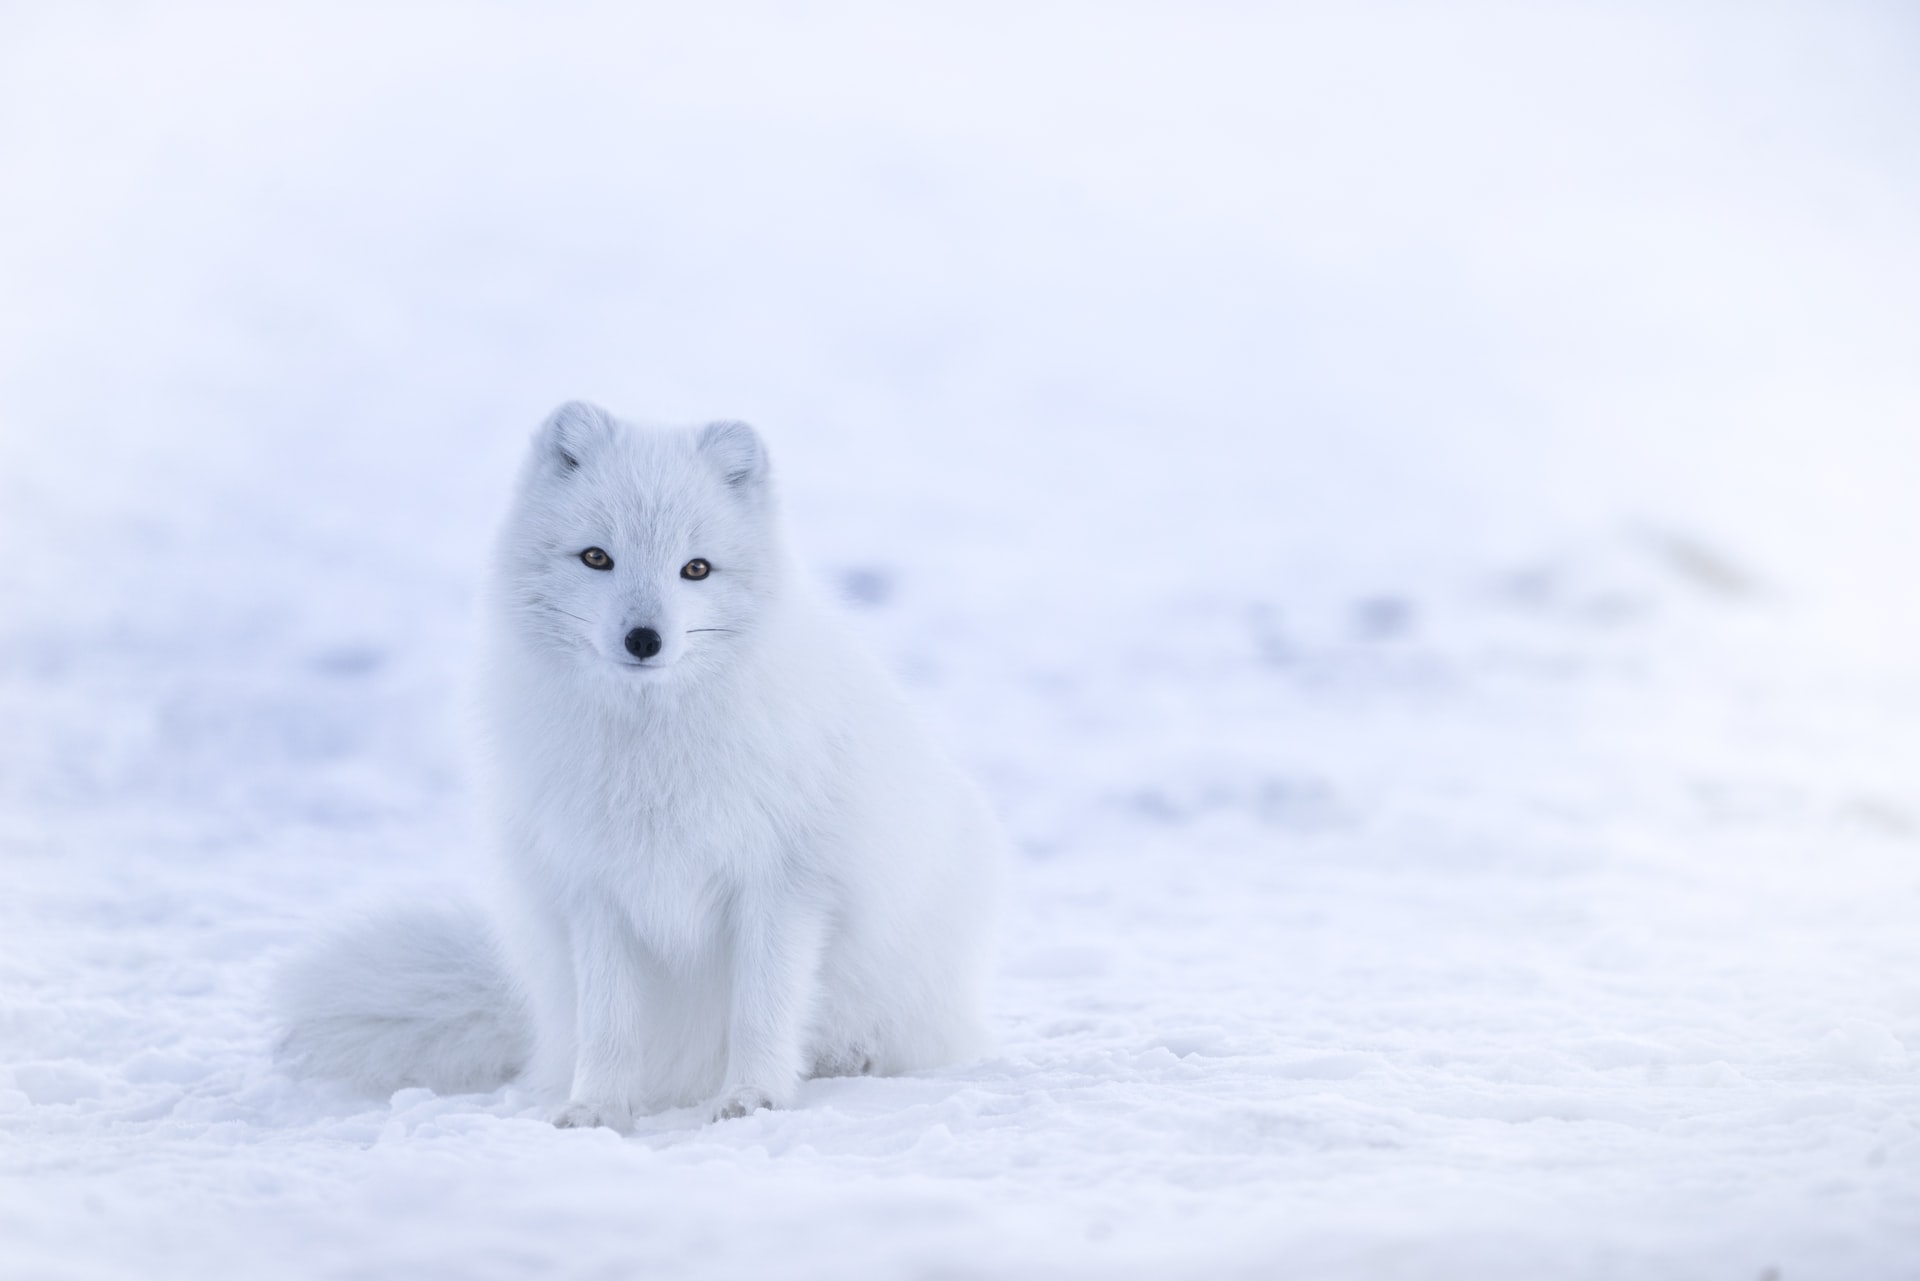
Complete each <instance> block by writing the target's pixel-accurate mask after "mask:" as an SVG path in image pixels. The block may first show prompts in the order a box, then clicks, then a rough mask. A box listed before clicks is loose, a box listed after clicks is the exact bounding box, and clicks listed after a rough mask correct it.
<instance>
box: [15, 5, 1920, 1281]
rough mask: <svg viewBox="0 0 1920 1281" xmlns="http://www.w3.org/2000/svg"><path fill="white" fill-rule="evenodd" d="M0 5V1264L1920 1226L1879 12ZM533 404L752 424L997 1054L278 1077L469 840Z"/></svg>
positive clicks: (999, 1267) (499, 1261)
mask: <svg viewBox="0 0 1920 1281" xmlns="http://www.w3.org/2000/svg"><path fill="white" fill-rule="evenodd" d="M4 23H5V26H6V28H7V30H6V32H5V38H4V39H0V172H4V173H6V174H7V179H6V181H5V182H4V184H0V208H3V209H4V221H5V225H6V226H7V227H8V228H9V234H8V236H7V237H6V238H5V240H4V243H0V288H3V289H4V294H0V296H4V298H5V299H6V302H7V306H6V307H5V308H4V311H3V312H0V326H4V331H0V600H3V601H4V602H5V605H4V609H0V726H4V730H0V868H4V878H5V879H4V886H5V892H4V894H0V1274H4V1275H5V1276H7V1277H9V1278H15V1277H18V1278H23V1279H24V1278H92V1277H131V1276H138V1277H143V1278H165V1277H196V1278H203V1277H210V1276H216V1277H217V1276H233V1277H255V1276H275V1277H316V1278H318V1277H328V1278H335V1277H341V1278H344V1277H367V1276H407V1277H420V1276H447V1277H462V1278H486V1277H521V1276H531V1275H544V1274H554V1275H565V1276H581V1277H625V1276H636V1275H660V1276H675V1277H702V1276H712V1277H723V1276H725V1277H730V1276H791V1277H816V1276H817V1277H826V1276H834V1277H845V1276H854V1277H862V1276H927V1277H964V1276H1030V1275H1031V1276H1039V1275H1045V1276H1086V1277H1094V1276H1101V1277H1105V1276H1166V1275H1220V1276H1243V1275H1244V1276H1274V1275H1289V1276H1303V1277H1305V1276H1314V1277H1319V1276H1338V1277H1395V1278H1401V1277H1404V1278H1425V1277H1435V1278H1438V1277H1458V1276H1481V1277H1504V1276H1512V1277H1536V1276H1567V1277H1612V1276H1633V1277H1637V1278H1638V1277H1669V1276H1670V1277H1700V1276H1720V1277H1736V1278H1739V1277H1745V1278H1756V1279H1757V1278H1761V1277H1765V1276H1775V1277H1779V1278H1785V1279H1791V1278H1795V1277H1810V1276H1834V1277H1838V1276H1845V1277H1850V1278H1882V1277H1884V1278H1896V1277H1913V1276H1914V1275H1916V1273H1920V1130H1917V1128H1916V1127H1917V1125H1920V1059H1917V1058H1916V1056H1920V931H1916V930H1915V928H1914V925H1913V922H1914V918H1915V911H1916V908H1920V857H1917V855H1920V844H1917V842H1920V777H1917V776H1916V772H1915V762H1916V759H1920V757H1917V754H1916V751H1915V748H1916V741H1915V726H1916V725H1920V673H1917V672H1916V667H1915V664H1914V661H1913V655H1914V654H1915V653H1916V647H1917V646H1920V611H1917V610H1916V609H1915V606H1914V593H1913V590H1912V581H1913V579H1912V570H1911V565H1910V549H1911V548H1912V547H1914V546H1915V545H1916V544H1915V539H1916V537H1917V536H1920V505H1916V504H1914V503H1913V502H1912V501H1911V496H1912V494H1913V492H1914V489H1915V485H1916V482H1920V362H1916V361H1914V360H1913V358H1912V354H1913V352H1914V351H1916V350H1920V302H1916V300H1920V242H1916V241H1915V239H1914V237H1913V234H1912V228H1913V227H1915V226H1920V161H1917V159H1916V153H1915V152H1914V150H1913V149H1912V147H1911V145H1910V140H1911V138H1912V136H1913V129H1914V127H1915V125H1916V123H1920V111H1917V110H1916V108H1917V107H1920V102H1916V89H1915V86H1916V85H1920V76H1917V75H1916V74H1915V72H1916V66H1915V55H1914V50H1915V49H1916V48H1920V44H1916V42H1915V41H1914V38H1913V37H1914V35H1915V30H1914V20H1913V17H1912V15H1911V14H1910V13H1907V12H1905V11H1903V10H1902V9H1900V8H1899V7H1896V6H1887V7H1875V6H1870V5H1865V4H1862V5H1827V6H1819V7H1813V6H1808V7H1805V8H1801V9H1797V10H1795V9H1786V8H1776V9H1769V10H1766V11H1765V12H1761V11H1754V10H1751V9H1749V8H1746V7H1739V6H1726V7H1717V6H1700V7H1689V8H1688V9H1686V10H1685V11H1684V12H1679V11H1674V10H1670V9H1668V8H1665V7H1653V6H1648V7H1639V6H1632V5H1593V6H1579V5H1571V6H1556V7H1553V8H1552V9H1537V8H1536V9H1522V8H1517V7H1504V6H1492V7H1476V6H1450V7H1447V8H1445V9H1444V10H1440V9H1407V8H1401V7H1399V6H1392V5H1380V6H1374V5H1357V6H1339V7H1328V8H1325V9H1322V10H1319V11H1317V12H1315V11H1308V10H1304V9H1301V10H1292V9H1280V8H1275V9H1271V10H1244V9H1239V8H1232V7H1217V8H1216V7H1192V8H1183V9H1182V11H1180V12H1175V11H1174V10H1173V9H1172V8H1168V9H1163V10H1158V11H1155V10H1132V9H1120V8H1115V7H1098V8H1087V9H1080V8H1071V7H1058V8H1056V7H1047V8H1040V9H1036V8H1015V7H1009V8H1005V9H995V8H991V7H986V8H983V7H980V6H967V7H965V8H960V7H955V8H953V9H949V10H946V11H944V12H943V11H936V10H930V9H916V10H915V11H914V12H913V13H912V14H911V15H909V14H908V13H907V12H906V11H903V10H872V11H867V10H860V9H854V8H824V9H816V8H809V9H807V10H805V11H804V12H803V11H800V10H792V11H789V10H784V9H769V10H752V9H743V8H730V7H701V8H698V9H695V8H694V7H692V6H684V7H682V10H676V11H675V12H673V13H671V14H668V13H667V12H665V11H664V10H649V9H644V8H628V7H623V6H608V7H606V8H601V7H597V6H594V5H588V4H581V5H569V6H556V7H550V8H549V9H547V10H543V11H542V12H538V13H536V12H534V11H533V10H532V9H530V8H529V9H519V8H514V7H510V6H499V5H494V6H467V7H458V8H453V7H449V8H435V7H431V6H419V7H408V8H407V9H406V10H405V11H404V12H403V13H388V12H381V11H376V10H374V9H370V8H369V9H356V8H354V7H352V6H314V7H310V8H300V7H294V6H284V7H282V6H276V7H274V8H273V9H272V11H271V12H268V11H267V10H265V9H247V10H240V9H234V10H226V9H221V8H199V9H194V8H190V7H182V6H169V7H168V8H167V9H166V11H165V12H162V11H160V10H159V9H147V8H136V7H128V8H116V9H113V10H98V11H88V10H83V9H81V8H80V7H77V6H75V7H70V8H62V9H58V10H55V9H42V10H39V11H33V12H28V11H13V12H10V13H9V14H8V15H7V16H6V18H5V19H4ZM575 396H585V397H591V398H595V399H598V400H600V401H602V402H604V403H606V404H608V405H609V406H611V407H613V408H614V409H616V410H617V411H619V412H623V413H628V414H634V415H641V416H651V417H656V418H660V419H664V420H678V419H691V418H700V417H718V416H727V417H742V418H746V419H749V420H751V421H753V422H755V423H756V424H757V425H758V426H760V427H761V428H762V430H763V431H764V432H765V433H766V434H767V435H768V437H769V438H770V439H771V441H772V442H773V445H774V448H775V450H776V460H777V464H778V466H779V469H780V476H781V479H782V483H783V484H784V487H785V494H786V500H787V506H788V509H789V514H790V516H791V523H792V525H793V526H794V529H795V531H796V536H797V538H798V539H799V541H800V543H801V545H802V547H803V550H804V553H805V559H806V560H807V562H808V563H809V564H811V565H812V566H814V567H815V568H816V570H817V571H818V572H819V573H820V574H822V575H823V576H824V577H826V578H827V579H828V580H829V581H830V582H833V583H834V584H836V585H837V586H838V588H839V589H840V590H841V592H842V594H843V595H844V596H845V597H846V599H847V601H848V606H849V610H850V612H851V614H852V615H853V617H854V618H855V619H856V621H857V623H858V625H859V626H860V628H861V629H862V631H863V632H864V634H865V635H866V637H867V638H868V640H869V641H870V643H871V644H872V645H873V646H874V647H875V649H876V650H877V651H878V652H879V653H880V654H882V655H883V656H884V657H885V658H886V659H887V661H888V662H889V663H890V664H891V665H892V666H893V667H894V668H895V670H896V671H898V672H899V673H900V674H901V676H902V678H903V680H905V681H906V682H907V683H908V686H909V688H910V690H911V692H912V694H913V696H914V699H915V701H916V702H917V703H918V704H919V705H920V706H921V708H922V709H923V710H924V712H925V714H926V717H927V719H928V721H929V723H930V724H931V725H932V726H933V727H934V728H935V729H936V731H937V732H938V733H939V734H940V735H941V736H942V737H943V738H944V739H945V741H947V742H948V743H950V744H951V745H952V747H953V750H954V751H955V753H956V755H958V756H959V757H960V758H961V759H962V760H964V761H965V762H966V763H967V765H968V766H969V768H971V769H972V770H973V771H974V772H975V773H976V774H977V775H978V776H979V777H980V778H981V779H982V781H983V782H984V783H985V784H986V786H987V787H988V789H989V790H990V792H991V794H992V795H993V797H994V799H995V801H996V803H997V805H998V806H999V808H1000V810H1001V812H1002V814H1003V815H1004V816H1005V819H1006V822H1007V825H1008V828H1009V830H1010V832H1011V833H1012V835H1013V837H1014V839H1015V842H1016V844H1017V845H1018V847H1019V848H1020V850H1021V851H1022V856H1021V859H1020V862H1019V866H1018V868H1017V869H1016V875H1015V877H1014V883H1013V886H1012V894H1011V898H1010V902H1009V904H1008V910H1007V918H1006V925H1005V940H1004V944H1003V947H1002V954H1003V965H1002V978H1001V982H1000V985H999V991H998V1001H997V1030H998V1034H999V1046H998V1049H997V1051H996V1052H995V1053H994V1054H993V1055H992V1056H991V1057H989V1058H987V1059H985V1060H982V1061H980V1062H975V1063H967V1064H962V1065H959V1066H956V1067H954V1068H952V1069H949V1070H946V1071H942V1072H936V1073H928V1074H925V1075H923V1076H917V1077H913V1078H907V1079H896V1080H871V1079H860V1080H838V1081H831V1082H815V1083H811V1084H810V1085H809V1086H808V1087H807V1089H806V1091H805V1094H804V1097H803V1099H802V1101H801V1104H800V1106H799V1107H797V1108H795V1109H793V1110H791V1111H788V1112H782V1113H777V1114H769V1113H762V1114H759V1115H756V1116H753V1117H750V1118H746V1119H743V1120H738V1121H732V1122H727V1123H724V1124H720V1125H713V1126H707V1125H702V1124H699V1123H698V1118H696V1117H694V1116H692V1115H691V1114H671V1115H666V1116H662V1117H658V1118H653V1119H652V1120H651V1121H649V1122H647V1123H645V1124H644V1125H643V1127H642V1129H641V1131H640V1132H639V1133H638V1134H636V1135H634V1136H632V1137H630V1138H626V1139H622V1138H620V1137H617V1136H615V1135H613V1134H610V1133H607V1132H572V1131H568V1132H562V1131H556V1130H554V1129H552V1128H551V1127H550V1126H548V1125H546V1124H545V1123H544V1122H543V1121H542V1120H541V1119H540V1110H539V1108H538V1107H537V1106H535V1104H534V1103H533V1102H532V1101H531V1100H529V1099H527V1098H525V1097H523V1096H522V1095H521V1094H519V1093H517V1092H515V1091H514V1090H511V1089H509V1090H506V1091H503V1092H500V1093H497V1094H493V1095H487V1096H475V1097H457V1098H436V1097H433V1096H432V1095H430V1094H427V1093H425V1092H422V1091H404V1092H402V1093H400V1094H399V1095H396V1096H395V1097H394V1098H392V1099H390V1100H383V1101H368V1100H364V1099H357V1098H354V1097H352V1096H350V1095H348V1094H346V1093H344V1092H341V1091H339V1090H335V1089H332V1088H329V1087H326V1086H322V1085H316V1084H313V1083H310V1082H300V1081H293V1080H290V1079H288V1078H287V1077H285V1076H284V1075H282V1074H281V1073H279V1072H278V1071H276V1069H275V1068H274V1066H273V1063H272V1060H271V1056H270V1053H269V1037H270V1032H269V1029H268V1027H267V1024H266V1019H265V1012H264V1000H263V996H264V992H265V990H266V987H267V985H268V983H269V981H270V978H271V975H272V973H273V970H274V967H275V965H276V964H277V963H278V961H279V960H280V959H281V958H283V957H284V956H286V955H287V954H288V953H289V952H290V951H291V950H292V949H294V948H295V947H297V946H298V945H299V944H300V943H301V942H302V941H303V940H305V939H307V938H309V937H310V936H311V935H312V933H313V932H314V931H316V930H321V929H324V928H326V927H327V925H328V923H329V922H333V921H338V920H340V919H342V918H343V917H345V916H346V915H348V914H350V913H351V912H353V911H354V910H356V909H357V908H359V907H361V906H364V905H368V904H378V903H381V902H385V901H390V900H393V899H395V898H398V897H404V896H438V895H455V894H457V893H458V892H459V891H460V887H461V886H462V884H463V883H464V882H465V881H466V880H467V879H468V878H469V877H470V874H471V869H472V867H473V866H474V864H475V862H476V860H477V859H479V858H480V857H481V851H482V850H483V849H484V839H485V838H484V833H482V832H480V831H479V830H478V829H477V826H476V823H475V819H474V816H473V809H474V806H473V804H472V801H473V798H472V796H471V795H470V792H469V782H468V780H469V777H470V774H469V771H468V768H467V763H466V758H465V754H466V752H467V750H468V744H469V742H470V740H471V732H470V730H469V727H468V724H467V721H466V719H465V716H466V713H465V711H464V708H465V707H466V701H465V695H464V692H463V691H464V688H465V682H466V679H467V673H468V669H469V665H470V661H471V656H472V640H473V638H472V629H471V622H470V620H471V610H472V606H473V599H474V592H475V586H476V576H477V574H478V572H479V569H480V566H481V563H482V561H483V559H484V549H485V546H486V541H487V539H488V537H489V535H490V528H491V524H492V522H493V520H494V519H495V517H496V515H497V513H498V511H499V509H500V506H501V500H502V496H503V493H504V491H505V488H506V485H507V483H508V480H509V477H510V474H511V470H512V466H513V462H514V459H515V456H516V452H517V450H518V449H519V448H520V447H521V445H522V442H523V441H524V439H525V436H526V434H527V433H528V432H529V431H530V430H531V427H532V425H533V424H534V423H535V422H536V421H537V420H538V419H539V417H540V416H541V415H542V414H543V413H544V412H545V411H546V410H547V409H549V408H551V407H552V406H553V405H554V404H556V403H558V402H559V401H561V400H564V399H567V398H570V397H575Z"/></svg>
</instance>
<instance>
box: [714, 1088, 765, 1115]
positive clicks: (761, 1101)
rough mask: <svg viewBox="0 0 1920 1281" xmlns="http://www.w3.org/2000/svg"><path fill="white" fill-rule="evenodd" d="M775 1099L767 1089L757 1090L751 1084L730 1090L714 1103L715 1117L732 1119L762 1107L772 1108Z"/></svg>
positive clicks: (749, 1113)
mask: <svg viewBox="0 0 1920 1281" xmlns="http://www.w3.org/2000/svg"><path fill="white" fill-rule="evenodd" d="M772 1106H773V1099H772V1098H770V1097H769V1096H768V1094H767V1092H766V1091H765V1090H756V1089H754V1088H753V1087H752V1086H750V1085H745V1086H741V1087H740V1088H739V1089H737V1090H728V1091H727V1092H726V1093H725V1094H722V1095H721V1096H720V1098H719V1100H718V1101H717V1102H716V1103H715V1104H714V1105H713V1119H714V1120H716V1121H731V1120H733V1119H734V1118H736V1117H742V1116H748V1115H751V1114H752V1113H755V1112H758V1111H759V1110H760V1109H761V1108H771V1107H772Z"/></svg>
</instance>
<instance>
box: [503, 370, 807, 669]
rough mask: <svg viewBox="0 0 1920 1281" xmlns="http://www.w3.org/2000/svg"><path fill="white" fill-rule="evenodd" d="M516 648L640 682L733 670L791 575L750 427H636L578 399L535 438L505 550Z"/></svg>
mask: <svg viewBox="0 0 1920 1281" xmlns="http://www.w3.org/2000/svg"><path fill="white" fill-rule="evenodd" d="M500 565H501V571H502V572H501V581H500V583H499V584H498V586H499V588H500V591H501V599H500V601H499V604H500V605H502V606H504V607H505V608H506V610H507V612H508V615H509V618H510V620H511V626H512V627H513V628H514V630H515V631H516V633H517V634H518V636H519V638H520V639H521V640H522V641H524V642H529V643H531V644H532V645H533V646H534V647H535V648H536V649H537V652H539V653H541V654H543V655H548V654H550V655H551V656H552V658H553V661H555V662H561V663H581V664H589V665H595V666H599V667H601V668H602V669H603V670H605V671H607V672H609V673H611V674H613V675H614V676H615V677H616V678H618V679H622V680H628V681H632V682H640V683H644V682H649V681H656V680H666V679H676V678H679V677H682V676H684V675H686V674H688V673H692V672H697V671H699V670H701V669H705V668H711V667H714V666H717V665H721V664H724V662H725V661H726V658H727V656H728V655H729V654H731V653H735V652H738V651H739V649H740V648H741V647H742V646H743V645H746V644H748V643H750V640H751V637H752V635H753V633H754V632H755V630H756V624H757V623H758V622H759V621H761V619H762V618H763V616H764V613H765V602H766V601H767V599H768V598H769V597H770V596H771V595H772V593H773V591H774V589H775V587H776V586H777V583H778V581H779V578H780V575H781V572H782V566H781V564H780V559H779V554H778V548H777V545H776V538H775V528H774V512H773V495H772V489H771V484H770V479H769V475H768V467H767V453H766V447H765V445H763V444H762V443H761V440H760V437H759V435H758V434H757V433H755V431H754V430H753V428H751V427H749V426H747V425H746V424H745V423H736V422H717V423H709V424H707V425H706V426H704V427H696V428H690V429H660V428H641V427H635V426H631V425H629V424H626V423H623V422H619V421H617V420H616V419H614V418H613V417H612V416H610V415H609V414H608V413H607V412H606V411H605V410H603V409H601V408H599V407H598V406H595V405H589V404H585V403H583V402H578V401H576V402H573V403H570V404H566V405H562V406H561V407H560V408H559V409H557V410H555V411H554V412H553V414H552V415H551V416H550V417H548V419H547V420H546V422H545V423H543V424H542V425H541V427H540V430H539V431H538V432H537V433H535V435H534V439H533V448H532V450H531V452H530V454H529V456H528V458H527V461H526V464H525V466H524V468H523V470H522V472H521V478H520V490H519V495H518V497H517V499H516V501H515V503H514V506H513V510H512V512H511V514H510V515H509V516H508V519H507V524H506V528H505V529H504V530H503V532H502V536H501V545H500Z"/></svg>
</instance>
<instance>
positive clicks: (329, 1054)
mask: <svg viewBox="0 0 1920 1281" xmlns="http://www.w3.org/2000/svg"><path fill="white" fill-rule="evenodd" d="M276 1004H277V1006H278V1014H279V1018H280V1023H281V1026H282V1028H283V1031H282V1033H281V1037H280V1041H279V1043H278V1045H277V1047H276V1048H277V1051H278V1054H279V1058H280V1061H281V1062H282V1063H283V1064H284V1065H285V1066H286V1067H288V1068H289V1069H290V1070H292V1071H294V1072H295V1073H297V1074H299V1075H302V1076H322V1077H330V1078H333V1079H336V1080H342V1081H347V1082H350V1083H352V1084H353V1085H355V1086H357V1087H358V1088H360V1089H362V1090H364V1091H366V1092H367V1093H369V1094H373V1095H379V1096H385V1095H388V1094H391V1093H392V1092H393V1091H395V1090H397V1089H400V1088H402V1087H404V1086H410V1085H424V1086H426V1087H427V1088H429V1089H431V1090H433V1091H435V1092H436V1093H440V1094H461V1093H468V1092H473V1091H479V1090H490V1089H493V1088H495V1087H496V1086H500V1085H503V1084H505V1083H506V1082H508V1081H510V1080H512V1079H513V1078H514V1077H516V1076H518V1075H519V1074H520V1071H521V1070H522V1068H524V1067H525V1066H526V1062H527V1056H528V1053H529V1051H530V1050H531V1040H532V1032H531V1025H530V1022H529V1019H528V1017H527V1013H526V1008H525V1006H524V1004H523V1003H522V1001H521V998H520V995H519V993H518V992H517V991H516V990H515V989H514V985H513V983H512V981H511V980H510V979H509V978H508V976H507V972H506V969H505V967H504V966H503V965H502V963H501V959H500V952H499V946H498V944H497V943H496V942H495V936H494V933H493V931H492V929H491V927H490V926H489V925H488V924H487V922H486V920H485V919H484V918H483V917H482V916H481V915H480V914H479V913H478V912H476V911H473V910H470V909H468V910H462V909H451V908H408V909H404V910H399V911H394V912H390V913H387V914H385V915H381V916H376V917H373V918H370V919H368V920H365V921H362V922H360V923H359V924H357V925H355V926H353V927H351V928H349V929H346V930H343V931H341V932H340V933H338V934H335V935H333V936H332V937H330V938H328V939H325V940H324V941H322V942H321V944H320V945H319V946H318V947H316V948H314V949H313V950H311V951H309V952H308V953H307V954H306V955H304V956H302V957H300V958H298V959H297V960H295V961H294V963H293V964H291V965H289V966H288V967H287V969H286V971H285V973H283V974H282V975H281V978H280V985H279V990H278V992H277V993H276Z"/></svg>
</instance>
